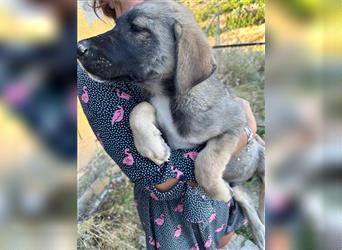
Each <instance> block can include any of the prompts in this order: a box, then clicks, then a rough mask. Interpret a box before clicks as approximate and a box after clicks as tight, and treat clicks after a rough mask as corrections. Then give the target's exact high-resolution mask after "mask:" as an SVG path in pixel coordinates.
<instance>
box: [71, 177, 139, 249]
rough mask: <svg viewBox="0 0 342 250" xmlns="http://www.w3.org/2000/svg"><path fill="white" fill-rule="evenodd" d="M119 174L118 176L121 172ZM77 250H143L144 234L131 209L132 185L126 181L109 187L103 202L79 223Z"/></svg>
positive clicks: (135, 211)
mask: <svg viewBox="0 0 342 250" xmlns="http://www.w3.org/2000/svg"><path fill="white" fill-rule="evenodd" d="M120 174H121V173H120ZM78 235H79V236H78V242H77V249H79V250H81V249H82V250H83V249H106V250H107V249H108V250H111V249H113V250H114V249H115V250H116V249H120V250H121V249H123V250H130V249H144V246H143V244H142V243H141V240H140V236H143V235H144V233H143V231H142V228H141V227H140V220H139V217H138V214H137V210H136V208H135V206H134V199H133V185H132V184H131V183H130V182H129V180H128V179H127V178H124V179H123V181H121V182H120V183H117V184H116V185H115V187H112V188H111V191H110V193H109V196H108V198H107V199H106V202H105V203H104V204H103V205H102V206H101V207H100V209H99V210H98V211H97V212H96V213H94V214H93V215H92V216H90V217H89V218H88V219H86V220H84V221H82V222H79V225H78Z"/></svg>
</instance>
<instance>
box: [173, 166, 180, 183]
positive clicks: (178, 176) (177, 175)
mask: <svg viewBox="0 0 342 250" xmlns="http://www.w3.org/2000/svg"><path fill="white" fill-rule="evenodd" d="M171 169H172V172H174V173H176V179H177V180H179V179H180V178H181V177H182V176H183V172H182V171H180V170H179V169H177V168H176V167H175V166H172V167H171Z"/></svg>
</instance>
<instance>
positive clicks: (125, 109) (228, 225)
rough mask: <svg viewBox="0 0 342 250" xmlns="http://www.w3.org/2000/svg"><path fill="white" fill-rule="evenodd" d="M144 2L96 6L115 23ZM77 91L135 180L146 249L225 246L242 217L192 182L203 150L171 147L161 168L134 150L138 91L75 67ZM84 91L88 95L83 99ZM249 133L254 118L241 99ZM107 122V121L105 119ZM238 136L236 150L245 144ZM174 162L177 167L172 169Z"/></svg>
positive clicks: (99, 0)
mask: <svg viewBox="0 0 342 250" xmlns="http://www.w3.org/2000/svg"><path fill="white" fill-rule="evenodd" d="M142 2H143V1H142V0H125V1H120V0H95V1H94V9H95V10H97V9H99V8H100V9H101V10H102V12H103V13H104V14H105V15H106V16H108V17H110V18H113V19H114V21H116V20H117V19H118V18H119V17H120V16H121V15H123V14H124V13H125V12H127V11H128V10H129V9H130V8H132V7H133V6H135V5H136V4H140V3H142ZM78 94H79V97H80V100H81V104H82V107H83V110H84V112H85V114H86V116H87V118H88V120H89V123H90V125H91V127H92V129H93V131H94V133H95V134H96V135H97V136H98V139H99V141H101V142H102V144H103V146H104V149H105V150H106V151H107V153H108V154H109V155H110V156H111V157H112V158H113V160H114V161H115V162H116V163H117V164H118V166H119V167H120V168H121V169H122V171H123V172H124V173H125V174H126V175H127V176H128V177H129V178H130V180H131V181H132V182H133V183H134V184H135V187H134V195H135V200H136V204H137V209H138V213H139V216H140V220H141V223H142V226H143V229H144V231H145V234H146V242H147V244H146V246H147V249H203V248H206V249H217V248H222V247H224V246H225V245H226V244H227V243H228V242H229V240H230V239H231V237H232V235H233V233H234V231H235V230H236V229H238V228H239V227H241V226H242V225H243V224H244V223H245V222H246V219H245V217H244V215H243V212H242V210H241V208H240V206H239V205H238V203H237V202H236V201H235V200H234V199H231V200H230V201H229V202H227V203H226V202H220V201H215V200H211V199H210V198H208V197H207V196H206V194H205V193H204V192H203V190H202V189H201V188H200V187H198V186H197V185H196V182H195V181H196V180H195V177H194V160H195V156H196V154H197V152H199V151H200V149H201V148H196V149H192V150H173V151H172V152H171V157H170V160H169V162H168V163H166V164H164V165H162V166H161V167H159V166H157V165H155V164H154V163H153V162H151V161H149V160H148V159H146V158H143V157H142V156H140V155H139V154H138V153H137V151H136V150H135V148H134V142H133V137H132V133H131V131H130V127H129V113H130V111H132V109H133V108H134V107H135V106H136V105H137V104H139V103H140V102H142V101H143V98H142V92H141V89H139V88H138V87H137V86H136V85H133V84H132V83H130V82H125V83H124V84H123V83H121V82H111V84H110V85H108V84H103V83H99V82H96V81H94V80H92V79H90V78H89V76H88V75H87V74H86V72H85V71H83V70H82V69H81V68H79V69H78ZM85 94H86V95H87V98H83V97H85ZM241 102H242V105H243V107H244V109H245V111H246V114H247V117H248V125H249V127H250V129H251V131H252V133H253V134H255V131H256V122H255V118H254V115H253V113H252V111H251V108H250V105H249V103H248V102H247V101H245V100H243V99H241ZM109 120H110V121H111V122H110V123H109V122H108V121H109ZM247 140H248V136H247V135H246V134H241V137H240V141H239V143H238V146H237V147H236V150H235V152H236V153H238V152H239V151H240V150H241V149H242V148H243V147H245V146H246V144H247ZM175 166H177V167H175Z"/></svg>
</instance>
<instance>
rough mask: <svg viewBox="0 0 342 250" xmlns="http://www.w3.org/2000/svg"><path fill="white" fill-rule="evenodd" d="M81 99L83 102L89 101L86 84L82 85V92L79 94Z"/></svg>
mask: <svg viewBox="0 0 342 250" xmlns="http://www.w3.org/2000/svg"><path fill="white" fill-rule="evenodd" d="M81 99H82V101H83V102H84V103H88V102H89V94H88V88H87V86H83V94H82V96H81Z"/></svg>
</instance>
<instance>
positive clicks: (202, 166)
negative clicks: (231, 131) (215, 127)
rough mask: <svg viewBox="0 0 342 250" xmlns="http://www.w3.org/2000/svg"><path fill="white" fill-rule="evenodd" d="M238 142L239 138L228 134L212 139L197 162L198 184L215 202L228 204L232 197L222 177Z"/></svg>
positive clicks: (196, 174) (199, 155)
mask: <svg viewBox="0 0 342 250" xmlns="http://www.w3.org/2000/svg"><path fill="white" fill-rule="evenodd" d="M237 142H238V137H236V136H231V135H228V134H227V133H226V134H222V135H219V136H217V137H215V138H213V139H210V140H209V141H208V142H207V145H206V146H205V147H204V149H203V150H202V151H201V152H200V153H199V154H198V157H197V159H196V161H195V176H196V180H197V182H198V184H199V185H200V186H201V187H202V188H203V189H204V190H205V191H206V193H208V195H209V196H210V197H211V198H213V199H215V200H220V201H225V202H227V201H229V200H230V199H231V197H232V195H231V192H230V188H229V185H228V184H227V183H226V182H225V181H224V180H223V179H222V177H223V172H224V170H225V168H226V165H227V164H228V162H229V161H230V158H231V156H232V153H233V152H234V149H235V147H236V145H237Z"/></svg>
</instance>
